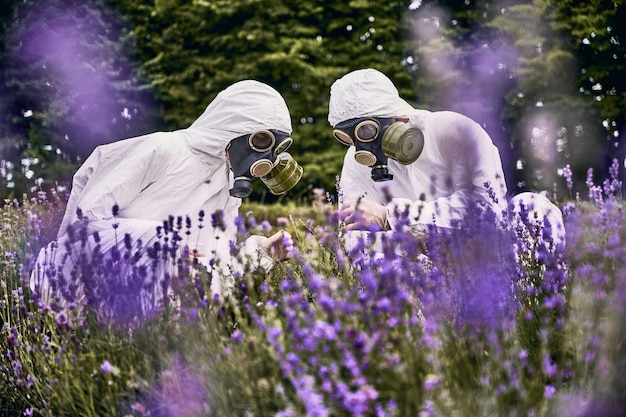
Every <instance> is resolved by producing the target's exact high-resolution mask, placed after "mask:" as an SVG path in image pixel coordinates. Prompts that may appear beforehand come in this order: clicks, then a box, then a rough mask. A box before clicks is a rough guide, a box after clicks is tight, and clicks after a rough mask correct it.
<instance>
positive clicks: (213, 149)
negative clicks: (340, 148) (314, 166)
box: [179, 80, 292, 166]
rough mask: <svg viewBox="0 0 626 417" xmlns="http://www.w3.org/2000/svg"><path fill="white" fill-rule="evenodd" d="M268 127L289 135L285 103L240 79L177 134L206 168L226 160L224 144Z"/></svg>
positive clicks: (269, 90)
mask: <svg viewBox="0 0 626 417" xmlns="http://www.w3.org/2000/svg"><path fill="white" fill-rule="evenodd" d="M270 127H271V128H275V129H279V130H282V131H285V132H287V133H291V130H292V129H291V117H290V116H289V109H288V108H287V104H286V103H285V100H284V99H283V97H282V96H281V95H280V94H279V93H278V91H276V90H274V89H273V88H272V87H270V86H268V85H266V84H263V83H260V82H258V81H254V80H244V81H239V82H237V83H235V84H233V85H231V86H230V87H228V88H226V89H225V90H222V91H221V92H220V93H219V94H218V95H217V96H216V97H215V99H214V100H213V101H212V102H211V103H210V104H209V105H208V106H207V108H206V109H205V110H204V113H202V114H201V115H200V117H198V118H197V119H196V121H195V122H193V123H192V124H191V126H189V127H188V128H187V129H182V130H180V131H179V132H180V133H181V134H182V135H183V136H184V137H185V140H186V141H187V144H188V145H189V147H190V148H191V150H192V151H193V152H194V153H196V154H198V155H201V156H202V157H203V159H204V160H205V162H206V163H207V164H208V165H210V166H212V165H215V166H219V165H220V164H221V163H222V162H224V161H225V160H226V155H225V153H224V150H225V149H226V145H228V142H230V141H231V140H232V139H234V138H236V137H238V136H242V135H246V134H249V133H252V132H254V131H255V130H259V129H268V128H270Z"/></svg>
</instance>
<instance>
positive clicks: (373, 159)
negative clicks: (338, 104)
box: [333, 117, 424, 182]
mask: <svg viewBox="0 0 626 417" xmlns="http://www.w3.org/2000/svg"><path fill="white" fill-rule="evenodd" d="M333 135H334V136H335V139H337V140H338V141H339V142H341V143H343V144H344V145H346V146H354V147H356V152H355V154H354V159H356V161H357V162H359V163H361V164H363V165H367V166H368V167H372V179H373V180H374V181H377V182H378V181H389V180H392V179H393V175H391V174H390V173H389V169H388V168H387V161H388V158H391V159H393V160H394V161H397V162H398V163H400V164H402V165H409V164H411V163H413V162H415V161H416V160H417V158H418V157H419V156H420V154H421V153H422V149H424V134H423V133H422V131H421V130H420V129H417V128H414V127H410V126H409V125H408V124H407V123H404V122H395V123H392V119H390V118H380V117H366V118H358V119H350V120H346V121H343V122H341V123H338V124H337V125H336V126H335V128H334V130H333Z"/></svg>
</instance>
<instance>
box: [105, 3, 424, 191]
mask: <svg viewBox="0 0 626 417" xmlns="http://www.w3.org/2000/svg"><path fill="white" fill-rule="evenodd" d="M110 2H111V3H112V4H115V5H116V7H117V8H118V10H120V11H122V13H123V14H124V15H125V16H126V18H127V19H129V21H130V22H131V23H130V24H131V26H132V27H133V35H134V37H135V39H136V42H137V45H138V50H139V53H140V56H141V60H142V61H143V62H144V65H143V68H142V70H143V73H144V74H145V76H146V77H147V78H148V79H150V81H151V87H152V88H153V90H154V91H155V92H156V94H157V96H158V98H159V100H160V102H161V103H162V105H163V110H164V117H165V119H166V121H167V122H168V125H169V126H170V128H181V127H186V126H188V125H189V124H190V123H191V122H192V121H193V120H194V119H195V118H196V117H197V116H198V115H199V114H200V113H201V112H202V111H203V110H204V108H205V107H206V105H207V104H208V103H209V102H210V101H211V100H212V99H213V98H214V97H215V95H216V94H217V93H218V92H219V91H220V90H222V89H223V88H225V87H227V86H228V85H230V84H231V83H233V82H235V81H239V80H242V79H257V80H259V81H262V82H266V83H268V84H269V85H271V86H273V87H274V88H276V89H277V90H278V91H279V92H280V93H281V94H282V95H283V96H284V97H285V100H286V102H287V105H288V106H289V109H290V111H291V115H292V119H293V120H292V121H293V126H294V132H293V137H294V145H293V147H292V152H293V154H294V155H295V156H296V157H297V159H298V160H299V161H300V162H301V164H302V165H303V168H304V176H303V179H302V181H301V182H300V183H299V184H298V186H297V188H296V189H294V190H293V191H291V192H290V193H289V194H288V195H287V196H286V198H300V197H304V196H307V195H308V192H307V190H308V189H309V188H310V187H321V188H324V189H326V190H328V191H330V192H334V190H335V176H336V175H338V174H339V172H340V169H341V164H342V159H343V155H344V153H345V151H346V149H345V148H344V147H342V146H341V145H340V144H339V143H338V142H336V141H335V140H334V139H333V136H332V132H331V128H330V126H329V125H328V122H327V114H328V97H329V91H330V86H331V84H332V82H333V81H334V80H335V79H336V78H338V77H340V76H342V75H343V74H345V73H346V72H348V71H350V70H353V69H357V68H363V67H374V68H377V69H380V70H382V71H384V72H385V73H387V74H388V75H389V76H390V77H391V78H392V79H394V81H396V82H397V83H398V85H399V87H400V88H401V90H402V91H403V93H404V94H406V95H407V96H408V97H411V96H412V86H411V79H410V77H409V75H408V74H407V73H406V71H405V70H404V68H403V66H402V58H403V56H405V55H406V51H407V49H408V44H407V41H406V40H405V36H404V35H405V34H404V32H403V29H402V28H403V26H402V24H403V22H404V23H405V20H404V18H405V15H406V12H407V6H408V3H409V2H407V1H399V2H392V3H389V2H383V1H369V0H358V1H350V2H327V1H324V0H314V1H304V0H242V1H226V0H222V1H204V2H202V1H189V0H169V1H159V2H155V3H154V4H144V5H137V4H136V3H135V2H132V1H128V0H110ZM261 189H262V187H258V190H259V191H257V192H256V193H255V194H253V196H252V198H256V199H262V200H264V201H271V200H272V198H273V197H272V196H269V195H262V194H259V193H261V192H262V191H261Z"/></svg>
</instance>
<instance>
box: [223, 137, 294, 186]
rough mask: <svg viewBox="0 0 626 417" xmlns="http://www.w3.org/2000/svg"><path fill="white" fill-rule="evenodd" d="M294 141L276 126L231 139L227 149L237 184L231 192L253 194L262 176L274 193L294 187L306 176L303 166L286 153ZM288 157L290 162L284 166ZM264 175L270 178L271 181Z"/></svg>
mask: <svg viewBox="0 0 626 417" xmlns="http://www.w3.org/2000/svg"><path fill="white" fill-rule="evenodd" d="M292 143H293V139H292V138H291V137H289V134H288V133H285V132H282V131H279V130H272V129H270V130H258V131H256V132H253V133H252V134H249V135H244V136H240V137H237V138H235V139H233V140H231V141H230V143H229V144H228V147H227V150H228V159H229V162H230V166H231V169H232V171H233V175H234V177H235V183H234V184H233V187H232V188H231V189H230V190H229V192H230V195H231V196H233V197H239V198H243V197H247V196H249V195H250V193H252V180H254V179H255V178H261V179H262V180H263V182H264V183H266V185H267V186H268V188H270V191H271V192H272V193H273V194H283V193H285V192H287V191H288V190H290V189H291V188H293V186H295V185H296V184H297V183H298V181H299V180H300V178H301V177H302V167H300V166H299V165H298V164H297V162H296V161H295V160H294V159H293V158H291V155H289V154H287V153H286V152H285V151H286V150H287V148H289V147H290V146H291V144H292ZM283 154H286V155H287V156H283ZM284 159H287V160H288V163H287V162H283V163H282V165H281V161H283V160H284ZM274 170H278V171H277V172H273V171H274ZM270 174H271V175H270ZM264 178H269V184H268V182H266V180H265V179H264Z"/></svg>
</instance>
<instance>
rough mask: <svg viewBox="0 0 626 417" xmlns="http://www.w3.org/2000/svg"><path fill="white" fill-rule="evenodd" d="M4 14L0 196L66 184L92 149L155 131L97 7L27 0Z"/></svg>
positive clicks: (126, 54)
mask: <svg viewBox="0 0 626 417" xmlns="http://www.w3.org/2000/svg"><path fill="white" fill-rule="evenodd" d="M7 15H8V17H9V19H7V20H6V21H5V23H4V29H5V32H4V39H3V41H4V42H3V50H4V54H3V55H2V61H1V64H2V66H1V67H0V74H1V77H2V84H1V85H0V89H1V91H0V97H2V99H1V100H0V114H1V116H0V117H2V121H1V122H0V125H1V126H2V128H1V131H0V135H1V139H2V140H1V141H0V156H1V158H0V160H1V161H0V163H1V164H2V165H1V172H0V173H1V174H2V176H1V178H0V180H1V181H0V195H2V196H11V195H16V194H20V193H21V192H24V191H29V190H30V189H31V187H33V186H35V184H37V185H39V186H40V187H43V188H47V187H50V186H55V183H60V184H62V185H68V183H69V181H70V180H71V176H72V174H73V172H74V170H75V169H76V167H77V164H78V163H80V161H81V160H83V159H84V158H85V157H86V156H87V155H89V153H90V152H91V151H92V150H93V148H94V147H95V146H97V145H99V144H102V143H107V142H112V141H115V140H118V139H121V138H125V137H129V136H133V135H136V134H140V133H144V132H146V131H149V130H153V129H154V128H155V127H156V126H158V125H156V124H155V123H154V120H158V119H155V117H154V115H153V114H151V113H150V107H149V106H148V105H147V104H146V102H147V101H149V99H150V96H149V95H147V94H146V93H145V92H144V91H142V90H141V88H142V85H141V80H140V79H139V78H138V76H137V75H136V71H135V65H134V64H133V62H132V61H131V52H132V51H131V50H130V49H129V46H130V45H129V43H128V38H126V37H125V36H124V32H123V31H122V27H121V26H120V24H119V22H118V21H117V19H116V18H115V15H114V14H113V13H112V12H111V11H110V10H109V9H108V8H107V7H105V6H104V5H103V4H101V2H99V1H97V0H94V1H89V2H84V3H80V2H74V1H69V0H28V1H23V2H19V3H18V2H15V3H13V4H12V6H11V7H10V8H9V9H8V13H7ZM153 107H154V106H153Z"/></svg>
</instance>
